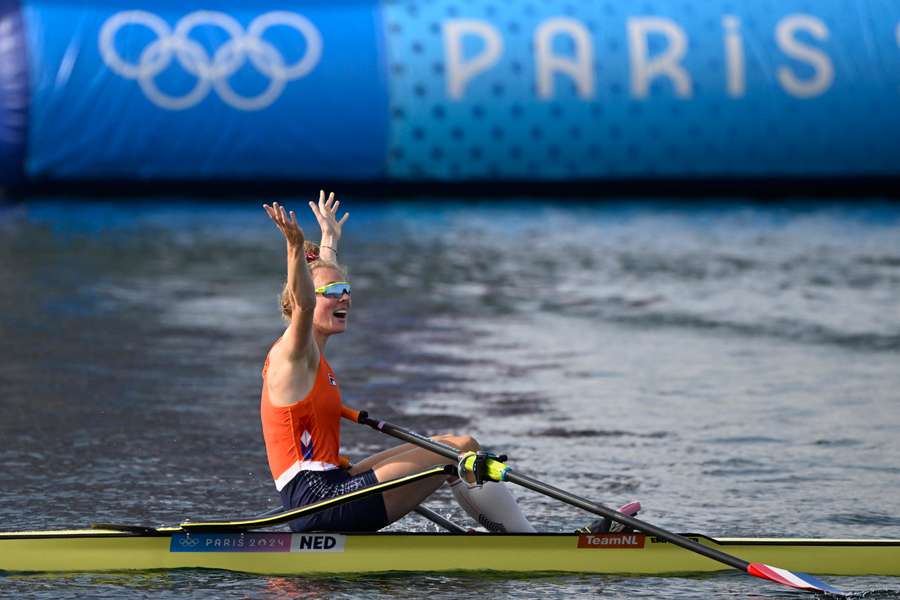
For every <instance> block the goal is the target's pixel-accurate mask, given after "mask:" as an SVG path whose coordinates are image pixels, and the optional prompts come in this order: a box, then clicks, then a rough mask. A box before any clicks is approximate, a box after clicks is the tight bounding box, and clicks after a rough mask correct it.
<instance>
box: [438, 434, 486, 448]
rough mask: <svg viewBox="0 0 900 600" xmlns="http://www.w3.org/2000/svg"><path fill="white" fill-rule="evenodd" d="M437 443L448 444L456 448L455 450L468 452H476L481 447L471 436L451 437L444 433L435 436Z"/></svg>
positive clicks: (451, 435)
mask: <svg viewBox="0 0 900 600" xmlns="http://www.w3.org/2000/svg"><path fill="white" fill-rule="evenodd" d="M437 439H438V441H441V442H443V443H445V444H449V445H451V446H453V447H454V448H456V449H457V450H463V451H466V452H468V451H470V450H478V449H480V448H481V446H479V445H478V440H476V439H475V438H473V437H472V436H471V435H453V434H450V433H445V434H444V435H439V436H437Z"/></svg>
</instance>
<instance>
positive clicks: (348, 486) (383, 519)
mask: <svg viewBox="0 0 900 600" xmlns="http://www.w3.org/2000/svg"><path fill="white" fill-rule="evenodd" d="M376 483H378V478H377V477H375V473H374V471H372V469H369V470H368V471H364V472H362V473H359V474H357V475H350V471H348V470H346V469H331V470H330V471H300V472H299V473H297V476H296V477H294V478H293V479H291V481H290V482H289V483H288V484H287V485H286V486H284V487H283V488H282V489H281V504H282V505H283V506H284V508H285V510H289V509H291V508H298V507H300V506H306V505H307V504H312V503H314V502H319V501H320V500H325V499H326V498H334V497H335V496H340V495H342V494H347V493H349V492H355V491H356V490H360V489H362V488H365V487H369V486H370V485H375V484H376ZM387 524H388V519H387V512H386V511H385V509H384V498H382V496H381V494H374V495H372V496H368V497H366V498H362V499H361V500H355V501H353V502H348V503H347V504H341V505H340V506H335V507H334V508H329V509H326V510H323V511H320V512H317V513H313V514H312V515H309V516H308V517H300V518H299V519H295V520H293V521H291V522H290V527H291V530H292V531H297V532H306V531H378V530H379V529H381V528H382V527H385V526H386V525H387Z"/></svg>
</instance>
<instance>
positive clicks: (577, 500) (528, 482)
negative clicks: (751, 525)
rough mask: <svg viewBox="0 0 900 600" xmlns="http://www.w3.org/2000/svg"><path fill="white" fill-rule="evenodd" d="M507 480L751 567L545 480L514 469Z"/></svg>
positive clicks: (734, 564)
mask: <svg viewBox="0 0 900 600" xmlns="http://www.w3.org/2000/svg"><path fill="white" fill-rule="evenodd" d="M506 480H507V481H509V482H512V483H516V484H518V485H521V486H522V487H524V488H528V489H529V490H532V491H535V492H538V493H540V494H544V495H546V496H550V497H551V498H554V499H556V500H559V501H560V502H565V503H567V504H571V505H572V506H575V507H578V508H581V509H584V510H586V511H588V512H591V513H594V514H596V515H601V516H604V517H606V518H608V519H612V520H614V521H618V522H619V523H622V524H624V525H628V526H629V527H632V528H634V529H637V530H639V531H642V532H643V533H646V534H649V535H653V536H656V537H658V538H661V539H664V540H668V541H669V542H671V543H673V544H675V545H677V546H681V547H682V548H686V549H687V550H692V551H694V552H696V553H697V554H702V555H703V556H706V557H708V558H711V559H713V560H717V561H719V562H722V563H725V564H726V565H728V566H731V567H734V568H736V569H740V570H741V571H746V570H747V567H748V566H750V563H749V562H747V561H745V560H742V559H740V558H737V557H736V556H731V555H730V554H725V553H724V552H720V551H718V550H716V549H715V548H710V547H708V546H704V545H703V544H700V543H697V542H695V541H694V540H692V539H689V538H686V537H684V536H681V535H678V534H677V533H672V532H670V531H667V530H665V529H661V528H659V527H657V526H656V525H651V524H650V523H645V522H644V521H641V520H640V519H635V518H634V517H629V516H628V515H624V514H622V513H620V512H618V511H615V510H613V509H611V508H607V507H606V506H603V505H602V504H597V503H596V502H591V501H590V500H587V499H585V498H582V497H581V496H576V495H575V494H571V493H569V492H566V491H565V490H561V489H559V488H556V487H553V486H552V485H548V484H546V483H544V482H542V481H538V480H537V479H534V478H532V477H529V476H528V475H522V474H520V473H516V472H515V471H513V470H510V471H508V472H507V474H506Z"/></svg>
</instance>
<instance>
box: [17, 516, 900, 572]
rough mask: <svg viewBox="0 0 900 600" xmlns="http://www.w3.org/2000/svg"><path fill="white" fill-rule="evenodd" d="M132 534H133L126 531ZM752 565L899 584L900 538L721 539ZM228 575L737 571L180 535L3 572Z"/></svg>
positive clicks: (601, 555)
mask: <svg viewBox="0 0 900 600" xmlns="http://www.w3.org/2000/svg"><path fill="white" fill-rule="evenodd" d="M124 529H128V528H124ZM684 535H685V536H686V537H688V538H689V539H692V540H694V541H696V542H699V543H700V544H703V545H705V546H708V547H711V548H715V549H718V550H722V551H725V552H728V553H729V554H732V555H735V556H738V557H741V558H743V559H744V560H747V561H750V562H757V561H763V560H768V561H777V562H778V564H780V565H782V566H784V567H786V568H788V569H792V570H795V569H796V570H800V571H805V572H808V573H815V574H823V575H824V574H830V575H885V576H900V539H898V540H853V539H803V538H718V539H714V538H711V537H707V536H705V535H696V534H684ZM183 568H204V569H225V570H229V571H240V572H247V573H260V574H282V575H288V574H290V575H306V574H314V573H370V572H388V571H407V572H409V571H415V572H441V571H444V572H446V571H452V572H459V571H504V572H570V573H617V574H625V573H635V574H686V573H700V572H712V571H719V570H727V569H728V567H727V566H726V565H723V564H721V563H718V562H716V561H712V560H709V559H707V558H705V557H703V556H700V555H698V554H696V553H694V552H690V551H688V550H685V549H682V548H680V547H679V546H676V545H674V544H671V543H668V542H666V541H665V540H662V539H660V538H657V537H654V536H649V535H642V534H636V533H632V534H590V535H588V534H580V535H579V534H561V533H560V534H554V533H538V534H493V533H491V534H482V533H471V534H457V533H371V534H358V533H354V534H333V533H307V534H299V533H288V532H278V531H274V532H273V531H233V530H230V531H228V530H220V531H216V530H204V531H200V532H192V531H190V530H185V529H182V528H180V527H172V528H160V529H150V528H148V529H147V530H145V531H130V530H123V529H115V528H113V529H83V530H72V531H24V532H10V533H0V571H11V572H38V571H39V572H59V571H76V572H94V571H121V570H149V569H183Z"/></svg>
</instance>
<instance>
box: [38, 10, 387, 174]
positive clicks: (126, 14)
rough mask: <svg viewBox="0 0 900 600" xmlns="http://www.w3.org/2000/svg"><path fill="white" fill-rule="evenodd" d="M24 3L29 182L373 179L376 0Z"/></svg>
mask: <svg viewBox="0 0 900 600" xmlns="http://www.w3.org/2000/svg"><path fill="white" fill-rule="evenodd" d="M210 4H211V3H210V2H196V1H187V2H185V1H178V2H175V1H169V2H160V1H154V2H127V1H126V2H100V1H98V2H94V3H91V2H77V3H72V2H63V1H59V2H55V1H38V2H26V3H25V4H24V13H25V20H26V26H27V31H28V37H29V42H30V48H31V53H32V55H31V56H32V60H31V63H32V69H31V80H32V89H33V95H34V97H33V101H32V106H31V129H30V136H29V146H30V149H31V150H30V153H29V157H28V163H27V170H28V172H29V173H30V174H32V175H35V176H50V177H54V178H59V177H78V178H97V177H126V178H127V177H163V178H175V179H178V178H198V177H202V178H220V177H225V178H241V177H246V178H253V177H268V178H305V177H310V178H323V177H329V178H346V179H359V178H372V177H380V176H381V175H382V169H383V158H384V147H385V137H386V130H385V126H386V122H385V119H384V115H385V114H386V112H387V97H386V87H385V86H384V83H383V81H384V78H385V75H384V72H383V65H384V62H385V61H384V57H383V55H382V53H381V52H380V51H379V48H380V45H379V43H378V41H377V40H376V35H377V31H378V30H379V26H378V23H379V16H378V6H377V5H376V4H373V3H363V2H347V3H331V2H307V3H303V9H302V11H298V10H286V9H285V6H284V3H283V2H282V3H274V2H269V3H267V2H265V1H260V2H253V3H246V2H240V3H239V2H231V3H223V5H222V6H221V7H220V8H219V9H216V10H211V9H210V8H209V7H210Z"/></svg>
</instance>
